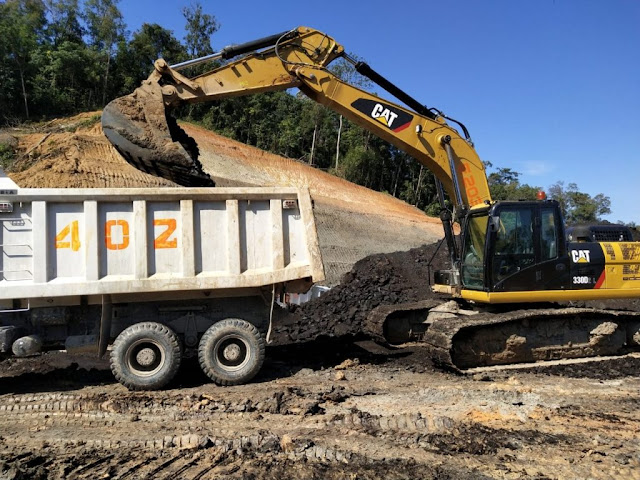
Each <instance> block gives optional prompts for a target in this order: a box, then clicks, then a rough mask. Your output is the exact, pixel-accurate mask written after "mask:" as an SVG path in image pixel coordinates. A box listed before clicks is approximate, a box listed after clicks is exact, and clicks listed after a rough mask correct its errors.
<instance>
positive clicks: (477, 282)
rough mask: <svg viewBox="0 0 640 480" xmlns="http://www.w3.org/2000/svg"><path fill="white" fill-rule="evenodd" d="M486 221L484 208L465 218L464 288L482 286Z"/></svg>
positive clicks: (487, 219) (476, 288)
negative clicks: (482, 210)
mask: <svg viewBox="0 0 640 480" xmlns="http://www.w3.org/2000/svg"><path fill="white" fill-rule="evenodd" d="M488 223H489V216H488V214H487V211H486V210H485V211H484V212H481V213H478V214H471V215H469V217H468V218H467V221H466V228H465V235H464V243H463V249H464V250H463V252H462V284H463V285H464V286H465V287H466V288H470V289H474V290H482V289H483V288H484V271H485V268H484V253H485V250H484V247H485V239H486V238H487V225H488Z"/></svg>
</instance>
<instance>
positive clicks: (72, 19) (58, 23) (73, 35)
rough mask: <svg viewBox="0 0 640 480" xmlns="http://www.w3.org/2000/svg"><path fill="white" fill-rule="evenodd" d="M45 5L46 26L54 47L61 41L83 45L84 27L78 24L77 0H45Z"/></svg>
mask: <svg viewBox="0 0 640 480" xmlns="http://www.w3.org/2000/svg"><path fill="white" fill-rule="evenodd" d="M45 5H46V8H47V14H48V16H49V18H50V20H49V25H48V27H47V36H48V37H49V40H50V42H51V43H52V44H53V45H54V46H56V47H57V46H58V45H60V44H62V43H63V42H72V43H75V44H81V45H83V46H84V42H83V40H82V37H83V35H84V34H85V29H84V27H83V26H82V25H81V24H80V6H79V3H78V0H46V1H45Z"/></svg>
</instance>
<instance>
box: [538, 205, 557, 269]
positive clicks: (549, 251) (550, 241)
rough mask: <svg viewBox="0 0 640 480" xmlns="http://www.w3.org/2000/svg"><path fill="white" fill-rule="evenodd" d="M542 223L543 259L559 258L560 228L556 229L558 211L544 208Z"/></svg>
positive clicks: (541, 243)
mask: <svg viewBox="0 0 640 480" xmlns="http://www.w3.org/2000/svg"><path fill="white" fill-rule="evenodd" d="M541 217H542V218H541V221H540V225H541V228H540V240H541V241H540V245H541V249H542V251H541V259H542V260H543V261H544V260H552V259H554V258H558V228H557V227H556V211H555V209H554V208H546V207H544V208H542V211H541Z"/></svg>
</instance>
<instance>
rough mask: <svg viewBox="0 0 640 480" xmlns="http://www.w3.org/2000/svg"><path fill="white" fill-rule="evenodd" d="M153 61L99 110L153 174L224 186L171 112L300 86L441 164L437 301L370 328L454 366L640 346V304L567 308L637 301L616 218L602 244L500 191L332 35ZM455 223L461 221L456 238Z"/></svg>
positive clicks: (637, 248)
mask: <svg viewBox="0 0 640 480" xmlns="http://www.w3.org/2000/svg"><path fill="white" fill-rule="evenodd" d="M236 57H239V58H238V59H235V58H236ZM337 58H343V59H344V60H345V61H347V62H349V63H351V64H352V65H353V67H354V68H355V70H356V71H357V72H359V73H360V74H361V75H363V76H365V77H367V78H369V79H370V80H371V81H373V82H374V83H375V84H377V85H379V86H380V87H381V88H383V89H384V90H386V91H387V92H389V93H390V94H391V95H393V96H394V97H395V98H397V99H398V100H399V101H400V102H402V103H403V104H404V105H405V106H401V105H398V104H396V103H393V102H390V101H387V100H383V99H382V98H380V97H378V96H376V95H374V94H372V93H369V92H366V91H363V90H361V89H359V88H356V87H354V86H352V85H350V84H348V83H346V82H344V81H342V80H340V79H339V78H337V77H336V75H334V74H333V73H332V72H331V71H330V70H329V69H328V68H327V67H328V65H329V64H330V63H331V62H332V61H334V60H336V59H337ZM232 59H235V60H232ZM212 60H220V61H224V62H226V63H224V64H223V66H220V67H218V68H215V69H214V70H212V71H210V72H208V73H205V74H202V75H200V76H197V77H195V78H187V77H185V76H183V75H182V74H180V73H179V72H180V71H181V70H182V69H184V68H187V67H190V66H194V65H197V64H201V63H204V62H209V61H212ZM154 67H155V68H154V71H153V72H152V73H151V75H150V76H149V78H148V79H147V80H145V81H144V82H143V83H142V85H141V86H140V87H139V88H137V89H136V90H135V91H134V92H133V93H132V94H130V95H127V96H125V97H121V98H118V99H116V100H114V101H112V102H111V103H110V104H109V105H107V106H106V107H105V109H104V112H103V116H102V126H103V129H104V133H105V135H106V136H107V137H108V139H109V140H110V141H111V143H112V144H113V145H114V146H115V147H116V148H117V149H118V151H119V152H120V153H121V154H122V155H123V156H124V158H125V159H126V160H127V161H128V162H129V163H131V164H132V165H133V166H135V167H136V168H138V169H140V170H142V171H145V172H148V173H152V174H155V175H158V176H161V177H164V178H168V179H170V180H173V181H175V182H176V183H178V184H181V185H185V186H213V185H214V183H213V181H212V180H211V178H210V177H209V176H208V175H207V174H206V173H205V172H204V171H203V169H202V166H201V164H200V163H199V162H198V158H197V157H198V149H197V145H196V144H195V142H194V141H193V139H191V138H190V137H188V136H187V135H186V134H185V133H184V131H183V130H182V129H180V127H178V125H177V123H176V121H175V120H174V119H173V118H172V117H171V115H170V111H171V109H172V108H174V107H176V106H180V105H184V104H188V103H198V102H207V101H213V100H220V99H223V98H228V97H233V96H241V95H249V94H253V93H260V92H268V91H276V90H285V89H289V88H294V87H295V88H298V89H299V90H300V91H301V92H303V93H304V94H305V95H307V96H308V97H310V98H311V99H313V100H315V101H316V102H318V103H321V104H323V105H325V106H327V107H328V108H330V109H332V110H334V111H336V112H338V113H340V114H341V115H343V116H344V117H346V118H348V119H350V120H351V121H353V122H354V123H356V124H358V125H360V126H362V127H363V128H365V129H367V130H369V131H371V132H372V133H374V134H375V135H378V136H379V137H380V138H382V139H384V140H386V141H388V142H389V143H391V144H393V145H395V146H396V147H397V148H399V149H401V150H403V151H404V152H407V153H408V154H410V155H411V156H412V157H414V158H415V159H416V160H418V161H419V162H421V163H422V164H423V165H425V167H427V168H428V169H429V170H431V171H432V172H433V174H434V175H435V177H436V186H437V189H438V196H439V201H440V204H441V206H442V213H441V220H442V223H443V226H444V233H445V240H446V244H447V247H448V250H449V256H450V263H451V266H450V268H449V269H447V270H442V271H438V272H435V274H434V284H433V285H432V286H431V288H432V289H433V291H434V292H437V294H438V297H437V299H435V300H429V301H424V302H418V303H416V304H410V305H390V306H382V307H378V309H376V310H374V311H373V312H372V313H371V315H370V316H369V318H368V319H367V322H366V324H365V326H364V328H365V330H366V331H367V332H368V333H370V334H371V335H373V336H374V337H375V338H378V339H381V340H384V341H386V342H388V343H392V344H399V343H404V342H407V341H410V340H423V341H425V342H426V343H427V344H429V345H430V346H431V347H432V351H433V354H434V358H435V359H436V361H437V362H438V363H440V364H442V365H444V366H448V367H450V368H452V369H457V370H463V369H468V368H472V367H477V366H486V365H502V364H511V363H519V362H532V361H540V360H553V359H564V358H576V357H589V356H597V355H618V354H622V353H625V352H628V351H630V350H635V349H638V348H639V347H640V313H637V312H630V311H621V310H611V309H597V308H589V307H573V306H566V304H567V302H572V301H587V300H604V299H620V298H640V243H639V242H629V241H620V232H617V231H616V230H615V229H611V228H609V229H608V230H607V235H608V236H607V237H604V238H599V239H598V241H590V242H580V243H572V242H569V241H567V238H566V236H565V232H564V221H563V218H562V214H561V211H560V207H559V204H558V203H557V202H556V201H552V200H547V199H546V198H544V195H541V196H540V197H539V200H537V201H500V202H495V201H492V199H491V195H490V193H489V187H488V182H487V176H486V172H485V168H484V164H483V163H482V161H481V160H480V158H479V157H478V155H477V153H476V151H475V149H474V147H473V143H472V142H471V139H470V137H469V133H468V131H467V128H466V127H465V126H464V125H463V124H462V123H461V122H458V121H456V120H454V119H452V118H449V117H447V116H445V115H444V114H443V113H442V112H440V111H439V110H437V109H435V108H428V107H426V106H425V105H423V104H421V103H420V102H419V101H417V100H416V99H414V98H412V97H411V96H410V95H408V94H407V93H406V92H404V91H402V90H401V89H399V88H398V87H397V86H396V85H394V84H393V83H391V82H390V81H388V80H387V79H385V78H384V77H382V76H381V75H380V74H378V73H377V72H376V71H374V70H373V69H372V68H371V67H370V66H369V65H367V64H366V63H364V62H361V61H355V60H354V59H352V58H351V57H350V56H349V55H348V54H346V53H345V50H344V47H343V46H341V45H340V44H338V43H337V42H336V41H335V40H334V39H333V38H331V37H330V36H328V35H327V34H325V33H322V32H319V31H317V30H314V29H311V28H306V27H299V28H297V29H294V30H291V31H287V32H282V33H279V34H277V35H273V36H270V37H266V38H262V39H259V40H256V41H252V42H249V43H246V44H242V45H236V46H230V47H226V48H225V49H223V50H222V51H220V52H219V53H216V54H212V55H209V56H206V57H202V58H198V59H194V60H190V61H187V62H183V63H180V64H177V65H173V66H169V65H168V64H167V63H166V62H165V61H164V60H163V59H159V60H157V61H156V62H155V64H154ZM447 121H449V122H451V123H452V124H456V125H457V127H458V128H459V129H460V130H461V131H462V135H461V134H460V133H459V132H458V130H457V129H456V128H453V127H452V126H451V125H450V124H449V123H448V122H447ZM445 196H448V198H449V199H450V202H451V203H452V204H453V206H454V209H453V213H452V212H450V211H449V210H448V209H447V208H445ZM454 222H458V223H459V224H460V225H461V235H460V240H459V241H457V240H456V237H455V235H454V229H453V223H454ZM425 288H426V286H425ZM550 302H564V304H563V305H561V304H558V303H550Z"/></svg>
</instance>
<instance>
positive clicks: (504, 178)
mask: <svg viewBox="0 0 640 480" xmlns="http://www.w3.org/2000/svg"><path fill="white" fill-rule="evenodd" d="M485 166H486V168H491V167H493V165H492V164H491V162H485ZM520 175H521V174H520V173H519V172H516V171H515V170H512V169H511V168H498V169H497V170H496V171H494V172H491V173H490V174H489V175H488V176H487V182H488V184H489V191H490V192H491V198H493V199H494V200H535V199H536V197H537V194H538V192H539V191H540V190H541V189H540V187H532V186H531V185H528V184H526V183H525V184H521V183H520Z"/></svg>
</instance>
